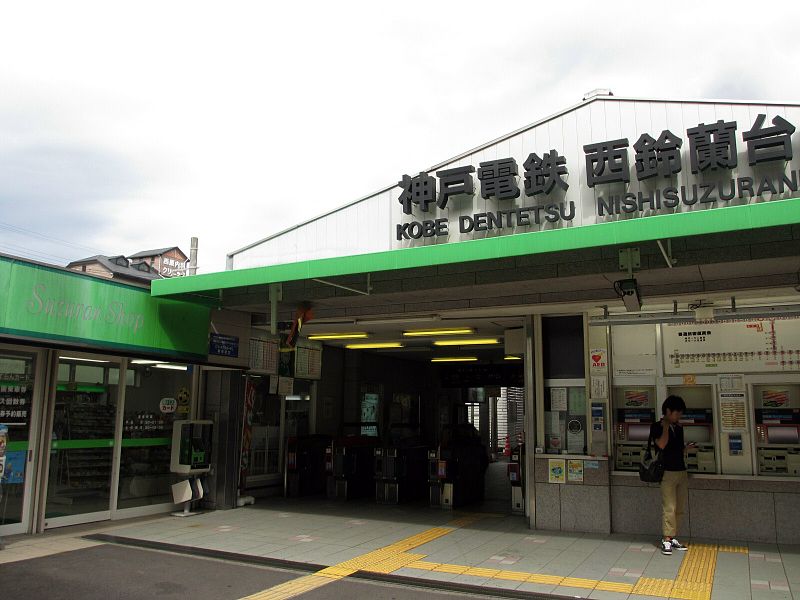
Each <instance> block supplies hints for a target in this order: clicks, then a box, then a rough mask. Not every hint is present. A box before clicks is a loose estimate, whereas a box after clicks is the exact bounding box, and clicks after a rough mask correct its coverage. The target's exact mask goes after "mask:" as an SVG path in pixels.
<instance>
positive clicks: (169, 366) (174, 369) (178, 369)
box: [153, 363, 189, 371]
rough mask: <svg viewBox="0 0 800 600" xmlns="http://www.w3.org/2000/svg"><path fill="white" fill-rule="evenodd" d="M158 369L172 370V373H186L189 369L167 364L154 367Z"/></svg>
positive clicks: (183, 366)
mask: <svg viewBox="0 0 800 600" xmlns="http://www.w3.org/2000/svg"><path fill="white" fill-rule="evenodd" d="M153 366H154V367H155V368H156V369H170V370H172V371H186V370H187V369H188V368H189V367H187V366H185V365H167V364H163V363H161V364H157V365H153Z"/></svg>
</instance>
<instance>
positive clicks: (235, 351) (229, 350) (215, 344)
mask: <svg viewBox="0 0 800 600" xmlns="http://www.w3.org/2000/svg"><path fill="white" fill-rule="evenodd" d="M208 353H209V354H213V355H214V356H227V357H228V358H237V357H238V356H239V337H238V336H235V335H223V334H221V333H212V334H211V336H210V337H209V339H208Z"/></svg>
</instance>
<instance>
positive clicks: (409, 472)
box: [375, 442, 428, 504]
mask: <svg viewBox="0 0 800 600" xmlns="http://www.w3.org/2000/svg"><path fill="white" fill-rule="evenodd" d="M427 456H428V449H427V447H426V446H424V445H420V444H418V443H411V444H405V443H402V442H401V443H400V444H398V445H396V446H388V447H378V448H375V501H376V502H378V503H380V504H398V503H400V502H406V501H410V500H417V499H420V498H423V497H424V496H425V491H426V483H427V477H426V475H427V470H426V468H427Z"/></svg>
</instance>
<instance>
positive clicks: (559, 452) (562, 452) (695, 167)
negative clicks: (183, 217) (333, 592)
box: [0, 93, 800, 542]
mask: <svg viewBox="0 0 800 600" xmlns="http://www.w3.org/2000/svg"><path fill="white" fill-rule="evenodd" d="M798 122H800V105H798V104H786V103H783V104H779V103H750V102H737V101H669V100H641V99H630V98H621V97H615V96H611V95H608V94H603V93H599V94H594V95H590V96H588V97H587V98H585V99H584V100H583V101H582V102H580V103H579V104H577V105H575V106H572V107H570V108H568V109H565V110H563V111H561V112H559V113H557V114H555V115H552V116H550V117H547V118H545V119H542V120H541V121H537V122H535V123H533V124H531V125H529V126H527V127H524V128H522V129H520V130H518V131H515V132H513V133H510V134H508V135H506V136H503V137H501V138H498V139H496V140H494V141H492V142H489V143H487V144H484V145H481V146H479V147H477V148H474V149H472V150H469V151H467V152H465V153H463V154H461V155H459V156H456V157H454V158H452V159H449V160H447V161H445V162H442V163H440V164H438V165H434V166H432V167H431V168H429V169H426V170H425V171H422V172H409V173H407V174H396V176H395V177H389V181H390V184H389V185H387V187H386V188H385V189H382V190H380V191H378V192H377V193H375V194H372V195H370V196H367V197H365V198H361V199H359V200H356V201H354V202H352V203H351V204H348V205H347V206H344V207H342V208H340V209H338V210H335V211H332V212H330V213H328V214H325V215H323V216H321V217H319V218H316V219H313V220H310V221H307V222H304V223H300V224H298V225H296V226H294V227H292V228H290V229H288V230H286V231H283V232H281V233H278V234H276V235H273V236H271V237H269V238H266V239H263V240H259V241H256V242H254V243H252V244H249V245H247V246H245V247H243V248H242V249H240V250H237V251H234V252H232V253H231V254H230V255H229V256H228V263H227V267H228V268H227V270H226V271H224V272H220V273H210V274H203V275H197V276H193V277H185V278H179V279H171V280H158V281H154V282H153V284H152V300H153V301H170V302H175V303H179V304H176V306H182V307H194V308H192V309H191V310H200V309H203V310H205V311H207V312H206V318H205V321H204V322H203V323H201V324H199V325H196V327H197V329H198V331H201V332H202V334H203V336H205V337H204V339H205V340H206V342H207V344H206V345H205V346H204V347H203V349H202V350H200V349H199V348H198V349H197V350H199V353H198V354H199V355H202V358H196V359H195V363H196V364H197V367H196V369H193V371H194V372H195V373H196V374H195V377H196V379H195V384H194V387H193V388H192V390H191V399H190V414H192V415H195V416H198V417H205V418H209V419H212V420H213V421H214V422H215V432H216V433H215V450H214V455H215V456H214V461H215V468H214V470H213V473H212V475H210V476H209V477H208V478H207V485H208V488H209V493H208V494H207V497H206V499H205V502H206V505H207V506H209V507H216V508H232V507H234V506H236V504H237V501H238V498H239V497H241V496H245V495H251V494H252V495H255V496H264V497H263V498H259V499H258V502H269V494H270V493H273V492H276V493H292V494H303V493H306V494H308V495H310V496H311V497H313V495H314V494H319V495H321V496H323V497H324V496H325V495H326V494H329V495H332V496H337V495H338V496H341V495H342V494H341V493H340V492H341V490H337V489H336V482H335V481H334V482H333V486H331V483H330V474H329V473H326V472H325V469H327V468H332V463H333V462H335V460H336V459H334V458H333V457H330V458H326V459H324V460H325V461H326V463H325V465H324V468H323V469H322V470H315V469H314V468H311V467H309V468H307V469H306V470H305V471H303V472H302V473H301V474H300V475H299V477H300V478H301V480H302V481H300V482H298V480H297V479H292V478H290V475H293V476H294V475H297V472H296V471H297V468H298V462H302V461H303V460H307V459H309V457H311V456H316V455H315V454H314V451H313V450H308V452H307V453H306V454H305V455H303V457H304V458H303V457H300V455H299V451H300V448H299V446H297V445H296V444H298V440H300V439H303V440H306V442H307V443H308V444H311V442H308V440H312V441H313V440H317V441H319V442H320V444H323V443H324V444H327V443H328V442H327V441H325V440H331V441H332V442H331V443H332V444H333V447H334V448H335V446H336V443H337V440H338V443H339V444H340V445H341V446H342V447H347V448H348V452H350V453H351V455H352V454H358V451H357V450H355V449H353V448H356V446H353V445H348V444H349V443H350V442H348V440H353V439H359V440H360V442H359V443H365V442H364V440H365V439H366V438H375V440H376V442H375V444H374V447H372V446H370V450H371V451H376V450H380V451H390V450H391V449H392V447H393V446H394V447H397V446H398V445H399V444H400V443H401V441H402V440H408V439H411V438H413V439H415V440H417V442H418V443H419V444H420V445H422V446H426V447H428V448H431V449H438V450H435V451H434V455H432V458H430V457H429V459H430V460H434V461H435V462H433V463H428V462H426V464H425V465H423V466H422V467H421V468H422V469H424V470H425V474H424V478H425V479H426V483H427V480H428V479H430V481H431V482H433V481H434V480H435V479H436V478H437V477H440V478H442V479H444V478H445V477H446V476H449V475H450V474H451V473H448V474H447V475H445V473H446V471H447V469H448V468H452V466H453V465H452V463H451V464H449V465H448V464H447V459H446V458H445V456H444V455H443V451H444V449H448V448H449V449H452V448H453V447H454V439H455V437H457V436H458V435H460V434H461V433H463V432H464V431H466V430H470V429H471V428H474V431H475V433H476V436H477V438H479V442H480V445H481V446H482V447H483V448H484V449H485V454H486V456H487V460H488V458H489V456H490V454H494V455H502V454H503V451H504V450H505V446H506V438H508V445H509V446H512V447H513V448H515V450H513V451H512V452H513V453H516V454H515V455H516V456H520V457H521V458H520V462H521V465H520V471H519V473H518V475H516V476H515V477H512V479H516V482H517V483H519V482H521V483H522V485H521V486H519V487H520V488H521V489H519V490H516V491H515V492H514V494H509V499H508V502H507V504H506V507H507V510H509V511H511V510H518V511H520V512H521V514H523V515H524V519H525V522H526V524H527V525H528V526H529V527H531V528H537V529H544V530H562V531H584V532H597V533H609V532H624V533H637V534H639V533H641V534H652V535H659V534H660V495H659V490H658V487H657V486H653V485H649V484H644V483H642V482H640V480H639V477H638V473H637V469H638V464H639V461H640V457H641V454H642V451H643V449H644V446H645V445H646V441H647V433H648V431H649V427H650V424H651V423H652V422H654V421H655V420H657V419H659V418H660V414H661V408H660V407H661V402H662V401H663V399H664V398H665V397H666V396H667V395H669V394H679V395H681V396H682V397H683V398H684V399H685V401H686V403H687V407H688V408H687V411H686V413H685V415H684V427H685V432H686V437H687V439H688V440H691V441H694V442H695V443H696V447H695V448H693V449H692V450H690V451H689V453H688V455H687V466H688V469H689V471H690V474H691V475H690V486H689V487H690V489H689V498H688V502H689V504H688V519H687V523H686V524H685V531H684V532H683V533H684V534H685V535H687V536H689V537H710V538H718V539H744V540H751V541H769V542H789V541H792V540H796V539H797V537H798V536H800V525H798V521H797V519H796V507H797V506H798V502H800V295H799V294H800V276H799V275H798V274H799V273H800V192H798V185H800V174H798V171H799V170H800V159H798V158H797V157H796V156H795V155H794V154H793V146H794V145H797V144H799V143H800V139H798V135H797V134H796V131H795V124H797V123H798ZM208 311H210V313H209V312H208ZM173 318H175V317H172V316H171V317H169V318H166V319H162V320H161V321H160V322H161V323H162V324H164V326H165V327H171V326H173V325H171V324H170V323H172V324H174V322H173V321H172V319H173ZM200 320H201V321H202V318H201V319H200ZM209 323H210V325H209ZM190 325H191V323H189V322H181V326H180V329H181V330H186V329H187V328H189V327H190ZM192 326H193V325H192ZM3 331H6V330H3ZM4 335H5V334H4ZM52 360H53V359H51V361H52ZM60 360H61V359H59V361H60ZM131 362H133V361H131ZM59 364H60V363H59ZM153 370H154V369H153ZM153 398H154V396H153ZM52 410H53V409H51V411H52ZM51 418H52V417H51ZM120 418H123V420H124V417H120V416H119V413H117V419H118V420H119V419H120ZM0 421H2V419H0ZM120 427H122V429H121V430H119V431H118V432H117V434H116V435H117V436H119V435H120V434H121V433H122V432H123V431H124V425H123V426H120ZM42 431H44V433H43V434H42V435H44V436H46V435H47V432H46V431H45V430H42ZM122 434H123V435H124V433H122ZM44 439H47V440H49V439H50V438H44V437H42V438H41V439H40V443H39V448H40V452H41V453H44V452H46V446H47V443H52V442H44V441H43V440H44ZM343 440H344V441H343ZM311 445H313V444H311ZM311 445H307V446H306V448H310V447H311ZM520 445H522V447H524V452H523V451H522V450H521V448H520V447H519V446H520ZM114 448H115V450H114V451H115V452H117V453H119V451H120V450H124V444H123V445H122V447H121V448H120V449H119V450H117V449H116V448H117V446H114ZM328 448H330V446H328ZM326 451H327V450H326ZM432 451H433V450H432ZM436 452H438V454H437V453H436ZM371 460H372V459H370V462H371ZM304 464H305V463H304ZM371 464H373V463H371ZM374 464H377V463H374ZM374 464H373V466H374ZM430 464H434V465H441V468H442V469H443V470H442V472H440V473H437V472H436V467H434V469H433V472H431V471H430V470H429V466H430ZM305 466H306V467H308V465H307V464H306V465H305ZM415 468H416V467H415ZM504 468H505V465H504ZM118 469H122V466H121V465H120V466H119V467H118ZM489 471H491V469H489ZM489 471H487V473H488V472H489ZM360 473H361V475H360V476H361V477H362V479H363V481H361V482H360V483H361V484H363V490H368V489H370V490H371V489H374V490H375V494H376V495H378V496H380V492H379V491H378V486H377V485H376V474H375V472H374V470H373V471H371V472H369V473H367V472H366V471H363V472H360ZM357 483H358V479H357V478H356V479H352V478H351V479H350V481H348V484H349V485H350V486H351V488H352V486H354V485H356V484H357ZM458 485H459V484H458V483H456V487H458ZM469 485H472V484H469ZM508 485H509V488H511V487H513V485H512V483H511V482H509V483H508ZM462 487H463V486H462ZM363 490H362V491H363ZM450 492H452V489H451V490H450ZM114 493H115V494H119V492H114ZM454 493H455V494H456V496H455V498H457V497H458V494H459V490H457V491H456V492H454ZM369 494H370V492H369V491H366V492H364V497H367V498H368V497H369ZM445 495H446V494H445ZM344 496H347V492H346V491H345V492H344ZM520 498H521V500H520ZM380 499H381V500H382V501H386V500H387V498H386V497H381V498H380ZM428 500H431V501H432V500H433V498H432V497H426V498H425V499H424V500H423V501H421V502H422V504H427V503H428ZM437 500H438V502H439V504H442V501H443V498H442V497H439V498H437ZM449 500H450V501H453V502H454V503H457V502H456V501H455V500H454V497H450V498H449ZM472 500H474V503H473V506H475V507H476V508H475V509H476V510H479V509H480V508H481V503H480V500H481V498H472ZM484 500H485V498H484ZM361 501H364V500H363V498H362V500H361ZM116 502H117V503H118V502H119V500H117V501H116ZM465 504H466V503H465ZM484 504H485V503H484ZM491 508H492V510H497V506H496V504H493V505H492V507H491ZM34 513H37V511H36V510H34ZM37 514H40V515H42V514H43V513H42V511H41V510H38V513H37ZM41 519H43V517H40V521H41ZM34 525H35V524H31V523H29V525H28V528H29V529H30V528H32V527H33V526H34ZM521 526H524V525H523V524H522V523H521Z"/></svg>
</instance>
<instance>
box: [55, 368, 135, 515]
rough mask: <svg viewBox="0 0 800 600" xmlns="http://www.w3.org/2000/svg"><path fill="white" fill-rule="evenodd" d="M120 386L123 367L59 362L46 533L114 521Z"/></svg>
mask: <svg viewBox="0 0 800 600" xmlns="http://www.w3.org/2000/svg"><path fill="white" fill-rule="evenodd" d="M118 384H119V363H117V362H112V361H111V360H105V359H98V358H85V357H82V356H66V355H65V356H61V357H60V358H59V359H58V377H57V384H56V389H55V395H54V402H53V406H52V423H53V427H52V433H51V437H50V444H49V452H50V461H49V468H48V478H47V494H46V499H45V527H58V526H62V525H72V524H76V523H86V522H91V521H98V520H104V519H109V518H110V517H111V513H110V511H111V500H112V498H111V496H112V494H111V490H112V482H113V479H114V477H113V475H114V474H113V466H114V440H115V429H116V418H117V401H118V398H117V396H118V387H119V386H118Z"/></svg>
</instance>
